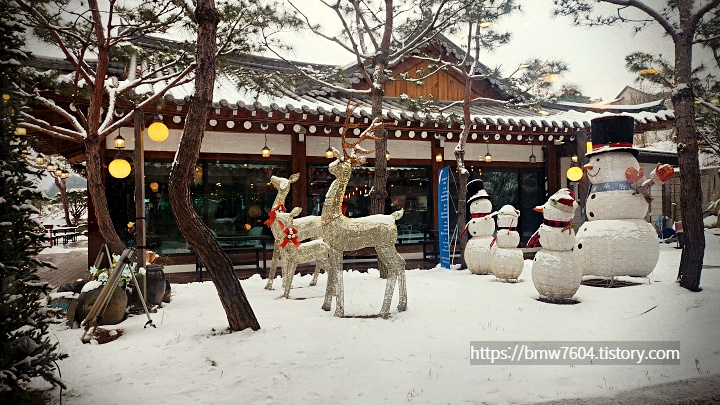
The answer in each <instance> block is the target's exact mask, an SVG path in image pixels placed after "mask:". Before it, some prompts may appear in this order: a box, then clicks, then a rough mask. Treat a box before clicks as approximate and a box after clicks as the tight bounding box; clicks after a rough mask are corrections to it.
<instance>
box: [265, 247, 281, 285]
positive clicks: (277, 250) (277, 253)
mask: <svg viewBox="0 0 720 405" xmlns="http://www.w3.org/2000/svg"><path fill="white" fill-rule="evenodd" d="M279 260H280V246H278V243H277V241H276V242H275V243H274V247H273V255H272V262H271V263H270V272H269V273H268V279H267V284H265V289H266V290H272V285H273V281H274V280H275V272H276V271H277V263H278V261H279Z"/></svg>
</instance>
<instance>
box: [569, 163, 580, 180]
mask: <svg viewBox="0 0 720 405" xmlns="http://www.w3.org/2000/svg"><path fill="white" fill-rule="evenodd" d="M582 176H583V170H582V169H581V168H580V167H579V166H570V168H569V169H568V171H567V178H568V180H570V181H579V180H580V179H582Z"/></svg>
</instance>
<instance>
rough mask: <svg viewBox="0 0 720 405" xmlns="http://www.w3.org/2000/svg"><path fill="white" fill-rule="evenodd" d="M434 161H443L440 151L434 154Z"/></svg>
mask: <svg viewBox="0 0 720 405" xmlns="http://www.w3.org/2000/svg"><path fill="white" fill-rule="evenodd" d="M435 161H436V162H438V163H440V162H442V161H443V156H442V153H440V152H438V154H437V155H435Z"/></svg>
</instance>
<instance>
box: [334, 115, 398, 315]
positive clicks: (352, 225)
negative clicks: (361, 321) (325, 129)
mask: <svg viewBox="0 0 720 405" xmlns="http://www.w3.org/2000/svg"><path fill="white" fill-rule="evenodd" d="M351 116H352V109H350V108H348V112H347V115H346V118H345V125H344V126H343V130H342V145H343V156H342V157H339V158H337V159H336V160H335V161H333V162H332V163H330V165H329V166H328V170H329V171H330V173H331V174H332V175H333V176H335V180H334V181H333V182H332V184H331V185H330V189H329V190H328V192H327V195H326V197H325V203H324V205H323V209H322V215H321V223H322V230H323V232H322V234H323V240H324V241H325V242H326V243H327V244H328V246H329V259H330V264H331V266H332V268H331V271H330V272H329V274H328V283H327V288H326V292H325V302H324V303H323V306H322V308H323V310H325V311H329V310H330V307H331V304H332V297H333V296H334V297H335V316H338V317H341V316H344V311H345V309H344V291H343V270H342V258H343V252H345V251H352V250H357V249H362V248H366V247H374V248H375V250H376V252H377V255H378V259H379V260H380V261H381V262H382V263H383V264H384V265H385V266H386V267H387V269H388V278H387V282H386V285H385V297H384V299H383V304H382V308H381V309H380V314H379V316H381V317H383V318H387V317H388V316H389V314H390V304H391V301H392V297H393V294H394V290H395V283H396V282H397V283H398V288H399V297H400V302H399V304H398V311H405V310H406V309H407V291H406V285H405V259H403V258H402V256H400V254H398V252H397V250H396V249H395V242H396V241H397V226H396V225H395V221H396V220H398V219H399V218H400V217H402V214H403V211H402V210H400V211H396V212H394V213H393V214H392V215H370V216H367V217H361V218H348V217H346V216H344V215H343V214H342V208H341V205H342V200H343V195H344V194H345V188H346V187H347V184H348V181H349V180H350V175H351V173H352V170H353V167H354V166H357V165H361V164H364V163H365V158H364V156H358V154H359V155H364V154H368V153H370V152H372V151H368V150H365V149H363V148H362V147H360V143H361V142H362V141H363V140H365V139H368V138H370V139H378V138H376V137H375V136H373V134H374V133H375V131H376V130H377V129H379V128H380V127H381V126H382V123H381V122H380V121H379V119H378V118H376V119H375V120H373V122H372V124H371V125H370V127H369V128H368V129H366V130H365V131H364V132H363V133H362V134H361V135H360V138H359V139H358V141H357V142H355V143H350V142H348V141H347V140H346V138H345V136H346V132H347V130H348V129H349V128H354V127H357V125H356V124H349V117H351ZM348 148H350V149H351V153H350V154H348V152H347V149H348ZM336 152H337V151H336ZM336 155H337V156H340V154H339V152H337V153H336Z"/></svg>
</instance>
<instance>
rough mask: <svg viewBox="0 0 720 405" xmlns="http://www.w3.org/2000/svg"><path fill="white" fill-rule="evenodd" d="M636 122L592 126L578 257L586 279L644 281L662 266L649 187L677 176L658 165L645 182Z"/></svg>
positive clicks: (602, 121) (623, 119) (606, 120)
mask: <svg viewBox="0 0 720 405" xmlns="http://www.w3.org/2000/svg"><path fill="white" fill-rule="evenodd" d="M634 125H635V120H634V119H633V118H632V117H627V116H610V117H602V118H596V119H594V120H592V121H591V131H592V139H593V150H592V151H590V152H588V153H587V154H586V156H587V157H588V160H589V163H588V164H586V165H585V166H584V168H585V170H586V172H587V176H588V179H589V180H590V183H591V186H590V193H589V195H588V198H587V203H586V206H585V207H586V208H585V210H586V212H587V216H588V221H587V222H585V223H584V224H583V225H582V226H581V227H580V229H579V230H578V233H577V249H576V251H577V253H578V259H579V260H580V262H581V264H582V266H583V271H584V274H585V275H595V276H600V277H615V276H636V277H645V276H647V275H648V274H650V273H651V272H652V271H653V269H654V268H655V265H656V264H657V261H658V258H659V255H660V250H659V246H658V243H657V233H656V231H655V228H654V227H653V226H652V224H650V223H648V222H647V221H645V215H646V214H647V212H648V209H649V202H650V200H651V199H652V197H651V196H650V187H652V186H653V185H662V184H663V183H665V182H666V181H667V180H669V179H670V177H672V175H673V168H672V166H670V165H660V164H658V165H657V167H656V168H655V170H653V171H652V173H650V178H649V179H648V178H646V177H645V173H644V169H643V168H641V167H640V164H639V163H638V161H637V158H636V156H637V153H638V151H637V150H636V149H634V148H633V147H632V141H633V133H634Z"/></svg>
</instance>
